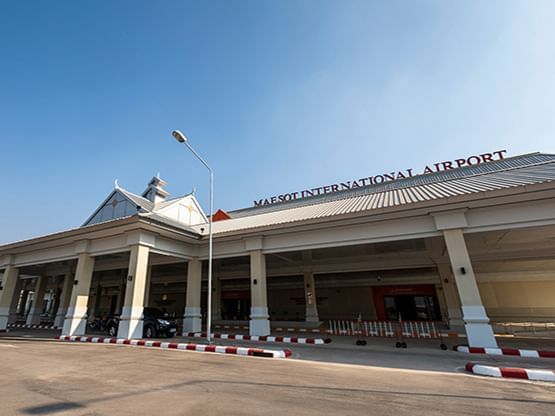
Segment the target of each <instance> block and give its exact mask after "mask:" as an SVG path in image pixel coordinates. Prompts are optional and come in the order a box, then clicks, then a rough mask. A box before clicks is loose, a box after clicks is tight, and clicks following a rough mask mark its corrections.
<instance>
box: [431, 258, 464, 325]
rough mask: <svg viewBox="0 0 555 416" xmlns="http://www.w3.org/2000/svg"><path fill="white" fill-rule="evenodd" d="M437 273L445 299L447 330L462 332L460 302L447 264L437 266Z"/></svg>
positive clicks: (462, 323)
mask: <svg viewBox="0 0 555 416" xmlns="http://www.w3.org/2000/svg"><path fill="white" fill-rule="evenodd" d="M437 271H438V273H439V280H440V282H441V290H442V292H443V298H444V299H445V304H446V309H447V319H448V320H449V328H450V329H451V330H454V331H461V330H464V321H463V319H462V310H461V301H460V299H459V294H458V293H457V285H456V284H455V278H454V276H453V273H451V268H450V267H449V265H448V264H438V265H437Z"/></svg>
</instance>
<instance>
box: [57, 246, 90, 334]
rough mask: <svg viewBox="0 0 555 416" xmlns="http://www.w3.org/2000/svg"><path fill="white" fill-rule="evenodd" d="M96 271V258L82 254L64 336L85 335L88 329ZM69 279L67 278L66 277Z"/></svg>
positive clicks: (65, 322)
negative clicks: (91, 293)
mask: <svg viewBox="0 0 555 416" xmlns="http://www.w3.org/2000/svg"><path fill="white" fill-rule="evenodd" d="M93 271H94V257H91V256H90V255H89V254H88V253H80V254H79V257H78V258H77V269H76V271H75V280H74V281H73V289H72V290H71V297H70V300H69V306H68V308H67V313H66V318H65V320H64V327H63V329H62V335H84V334H85V331H86V329H87V304H88V303H89V292H90V289H91V282H92V276H93ZM66 278H67V276H66Z"/></svg>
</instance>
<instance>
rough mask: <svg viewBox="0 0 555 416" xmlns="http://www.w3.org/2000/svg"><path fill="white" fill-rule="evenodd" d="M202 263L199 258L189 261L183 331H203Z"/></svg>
mask: <svg viewBox="0 0 555 416" xmlns="http://www.w3.org/2000/svg"><path fill="white" fill-rule="evenodd" d="M201 279H202V263H201V261H200V260H199V259H198V258H194V259H191V260H189V263H187V290H186V299H185V315H184V317H183V332H201V331H202V315H201V311H200V291H201V284H202V280H201Z"/></svg>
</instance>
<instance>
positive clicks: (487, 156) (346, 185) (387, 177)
mask: <svg viewBox="0 0 555 416" xmlns="http://www.w3.org/2000/svg"><path fill="white" fill-rule="evenodd" d="M505 153H507V151H506V150H497V151H495V152H491V153H483V154H480V155H472V156H468V157H466V158H461V159H455V160H447V161H444V162H438V163H434V164H432V165H427V166H426V167H424V169H423V170H422V171H420V172H415V171H414V169H412V168H410V169H404V170H398V171H392V172H389V173H383V174H381V175H374V176H368V177H366V178H360V179H355V180H352V181H346V182H339V183H334V184H331V185H325V186H319V187H317V188H312V189H303V190H301V191H297V192H290V193H286V194H280V195H274V196H271V197H268V198H262V199H259V200H257V201H254V206H255V207H261V206H264V205H272V204H279V203H281V202H287V201H294V200H296V199H302V198H307V197H311V196H317V195H325V194H331V193H335V192H339V191H345V190H349V189H356V188H360V187H363V186H368V185H378V184H381V183H384V182H391V181H396V180H398V179H405V178H410V177H413V176H417V175H426V174H430V173H436V172H442V171H446V170H450V169H455V168H461V167H463V166H474V165H479V164H480V163H487V162H493V161H494V160H501V159H503V158H504V156H503V155H504V154H505Z"/></svg>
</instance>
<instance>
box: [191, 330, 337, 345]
mask: <svg viewBox="0 0 555 416" xmlns="http://www.w3.org/2000/svg"><path fill="white" fill-rule="evenodd" d="M181 336H183V337H195V338H202V337H206V334H205V333H201V332H184V333H183V334H181ZM212 338H215V339H234V340H237V341H258V342H283V343H286V344H310V345H323V344H329V343H330V342H331V339H330V338H326V339H322V338H299V337H275V336H271V335H241V334H219V333H215V334H212Z"/></svg>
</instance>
